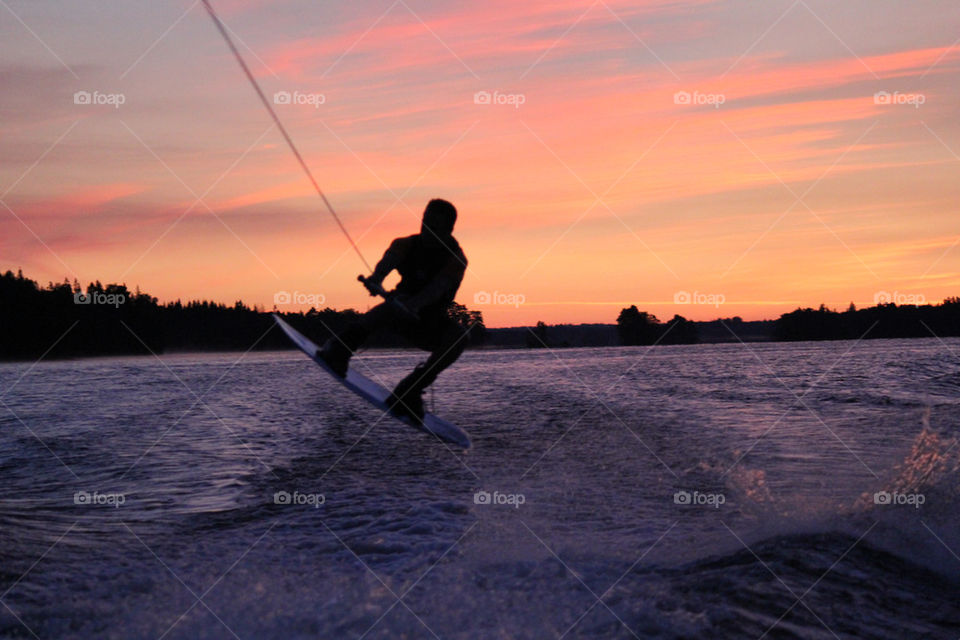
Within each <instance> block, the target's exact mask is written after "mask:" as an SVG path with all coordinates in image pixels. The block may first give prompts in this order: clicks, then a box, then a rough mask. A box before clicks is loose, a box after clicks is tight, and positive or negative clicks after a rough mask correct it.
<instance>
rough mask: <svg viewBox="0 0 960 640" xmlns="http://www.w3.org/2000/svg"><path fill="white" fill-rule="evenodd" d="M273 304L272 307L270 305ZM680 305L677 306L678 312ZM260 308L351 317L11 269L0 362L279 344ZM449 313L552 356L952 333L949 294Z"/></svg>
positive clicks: (305, 323)
mask: <svg viewBox="0 0 960 640" xmlns="http://www.w3.org/2000/svg"><path fill="white" fill-rule="evenodd" d="M281 306H282V305H281ZM684 308H685V307H684ZM272 313H280V315H282V316H283V318H284V319H285V320H287V322H289V323H290V324H291V325H293V326H294V327H295V328H297V329H298V330H299V331H300V332H302V333H303V334H304V335H306V336H307V337H309V338H310V339H311V340H313V341H314V342H315V343H317V344H323V343H324V342H325V341H326V340H327V339H329V338H330V337H331V336H333V335H339V334H341V332H342V331H344V330H345V329H346V328H347V327H348V326H350V325H351V324H352V323H354V322H356V321H357V319H358V318H359V317H360V316H361V313H360V312H358V311H356V310H353V309H345V310H337V309H330V308H325V309H319V310H318V309H313V308H311V309H310V310H309V311H307V312H279V311H277V310H276V308H275V309H274V311H272V312H271V311H267V310H266V309H263V308H260V307H256V306H254V307H250V306H248V305H246V304H244V303H243V302H242V301H239V300H238V301H236V302H235V303H234V304H233V305H230V306H228V305H225V304H223V303H219V302H213V301H208V300H191V301H187V302H185V303H184V302H182V301H180V300H177V301H175V302H167V303H164V304H160V303H159V302H158V300H157V299H156V298H154V297H153V296H151V295H149V294H148V293H145V292H142V291H140V290H139V289H136V290H135V291H130V290H129V289H128V288H127V286H126V285H124V284H107V285H102V284H101V283H100V282H95V283H91V284H89V285H88V286H87V287H86V288H85V289H84V288H82V287H81V285H80V283H79V282H77V281H74V282H72V283H70V282H66V281H65V282H63V283H60V284H54V283H49V284H48V285H47V286H46V287H41V286H40V285H39V284H38V283H37V282H35V281H33V280H31V279H29V278H26V277H24V276H23V274H22V273H17V274H16V275H14V274H13V273H12V272H10V271H7V272H6V273H3V274H0V361H3V362H18V361H36V360H39V359H64V358H82V357H98V356H108V357H109V356H120V355H149V354H175V353H221V352H222V353H236V352H244V351H268V350H287V349H291V348H292V346H291V345H290V343H289V341H288V340H287V338H286V336H285V335H284V334H283V332H281V331H279V330H277V328H276V324H275V323H274V320H273V317H272ZM448 314H449V316H450V318H451V319H452V320H453V321H454V322H456V323H457V324H459V325H460V327H461V328H462V329H463V330H464V332H465V334H466V338H465V340H466V345H467V347H468V348H472V349H477V348H483V349H561V348H590V347H617V346H645V345H646V346H649V345H673V344H724V343H737V342H748V343H765V342H800V341H824V340H847V339H858V340H862V339H877V338H920V337H940V338H943V337H948V336H960V298H957V297H954V298H947V299H946V300H944V301H943V302H942V303H940V304H934V305H931V304H923V305H916V304H910V305H902V306H898V305H897V304H894V303H888V304H878V305H876V306H874V307H869V308H866V309H857V308H856V307H855V306H854V305H853V304H851V305H850V306H849V307H848V308H847V309H846V310H845V311H836V310H832V309H828V308H826V306H825V305H820V307H819V308H818V309H812V308H806V309H797V310H795V311H792V312H790V313H784V314H782V315H781V316H780V317H779V318H777V319H776V320H756V321H744V320H743V319H741V318H739V317H733V318H719V319H717V320H712V321H692V320H687V319H686V318H684V317H683V316H681V315H679V314H677V315H674V316H673V318H671V319H669V320H664V321H661V320H660V319H658V318H657V317H656V316H655V315H653V314H651V313H649V312H647V311H643V310H641V309H638V308H637V306H636V305H631V306H629V307H627V308H625V309H622V310H621V311H620V314H619V315H618V316H617V318H616V322H615V323H606V324H604V323H598V324H552V325H548V324H546V323H544V322H538V323H537V324H536V325H535V326H528V327H504V328H497V329H492V328H487V327H486V326H485V325H484V321H483V313H482V311H480V310H476V309H468V308H467V307H466V306H465V305H462V304H457V303H452V304H451V305H450V308H449V309H448ZM406 345H407V343H406V342H405V341H404V340H402V339H401V338H400V337H399V336H397V335H393V334H391V333H389V332H386V333H382V334H377V335H375V336H372V339H371V340H370V342H369V343H368V344H367V346H368V347H369V348H378V347H386V348H402V347H404V346H406Z"/></svg>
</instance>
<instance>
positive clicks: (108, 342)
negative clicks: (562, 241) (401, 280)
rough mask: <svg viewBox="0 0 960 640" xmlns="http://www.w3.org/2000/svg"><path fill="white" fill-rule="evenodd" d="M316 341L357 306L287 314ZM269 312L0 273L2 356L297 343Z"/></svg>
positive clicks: (384, 341) (469, 321)
mask: <svg viewBox="0 0 960 640" xmlns="http://www.w3.org/2000/svg"><path fill="white" fill-rule="evenodd" d="M450 314H451V316H452V317H453V318H454V319H455V320H457V321H458V322H459V323H461V325H462V326H464V328H469V340H470V342H471V343H472V344H479V343H482V342H483V340H484V337H485V332H486V327H485V326H484V324H483V315H482V314H481V312H479V311H471V310H469V309H467V308H466V307H465V306H463V305H454V306H453V307H451V309H450ZM281 315H282V316H283V317H284V318H285V319H286V320H287V321H288V322H289V323H290V324H292V325H293V326H295V327H297V329H299V330H300V331H301V332H302V333H304V334H305V335H307V336H309V337H311V338H312V339H313V340H314V341H315V342H317V343H322V342H323V341H325V340H326V339H327V338H329V337H330V335H331V334H332V333H335V332H340V331H342V330H343V329H344V328H345V327H346V326H347V324H348V323H349V322H351V321H353V320H354V319H356V318H357V316H358V315H359V312H357V311H355V310H353V309H346V310H342V311H338V310H335V309H321V310H317V309H310V310H309V311H306V312H294V313H282V314H281ZM404 344H405V343H404V342H403V340H402V339H401V338H399V337H398V336H393V335H390V334H384V335H380V336H378V337H377V340H376V342H375V345H376V346H403V345H404ZM290 348H293V347H292V345H291V344H290V341H289V340H288V339H287V338H286V336H284V335H283V333H282V332H281V331H279V330H276V329H275V323H274V321H273V318H271V316H270V313H269V312H267V311H265V310H264V309H262V308H260V307H256V306H254V307H250V306H247V305H246V304H244V303H243V302H242V301H239V300H238V301H237V302H235V303H234V304H233V305H232V306H228V305H225V304H222V303H217V302H211V301H208V300H192V301H189V302H186V303H184V302H182V301H180V300H177V301H176V302H168V303H166V304H160V303H159V302H158V301H157V298H155V297H153V296H151V295H149V294H147V293H144V292H142V291H140V289H139V287H138V288H137V289H136V290H134V291H130V290H129V289H128V288H127V286H126V285H124V284H108V285H106V286H104V285H102V284H101V283H100V282H99V281H97V282H94V283H91V284H89V285H88V286H87V288H86V289H83V288H81V286H80V283H79V282H77V281H76V280H74V281H73V283H70V282H68V281H66V280H65V281H64V282H62V283H60V284H54V283H49V284H48V285H47V286H46V287H41V286H39V285H38V284H37V282H35V281H34V280H31V279H29V278H26V277H24V275H23V273H22V272H19V271H18V272H17V274H16V275H14V273H13V272H12V271H7V272H6V273H4V274H2V275H0V360H25V359H26V360H29V359H36V358H39V357H41V356H44V357H49V358H63V357H80V356H94V355H99V356H103V355H132V354H141V355H145V354H150V353H154V354H160V353H169V352H171V351H235V350H240V351H246V350H266V349H290Z"/></svg>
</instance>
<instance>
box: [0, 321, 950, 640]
mask: <svg viewBox="0 0 960 640" xmlns="http://www.w3.org/2000/svg"><path fill="white" fill-rule="evenodd" d="M421 358H422V356H421V355H420V354H418V353H415V352H406V351H396V352H367V353H364V354H362V355H361V361H358V362H356V363H355V366H359V367H360V370H361V371H362V372H364V373H366V374H368V375H371V376H374V377H375V378H380V379H382V381H383V383H384V384H386V385H390V384H392V383H394V382H396V381H397V380H399V379H400V378H401V377H402V376H403V375H404V373H406V371H408V370H409V369H410V368H412V367H413V366H414V364H415V363H416V362H417V361H418V360H419V359H421ZM0 394H3V395H2V396H0V399H2V402H3V404H5V405H7V407H9V408H6V407H4V406H2V405H0V479H2V483H0V541H2V543H0V594H2V603H3V604H4V605H5V606H0V637H12V638H15V637H32V635H31V632H32V633H35V634H36V635H37V636H39V637H42V638H46V637H77V638H80V637H98V638H131V637H153V638H158V637H163V638H223V637H233V635H236V636H238V637H240V638H244V639H246V638H263V637H266V638H316V637H329V638H341V637H344V638H351V637H352V638H357V637H366V638H393V637H398V636H404V635H406V636H407V637H433V636H434V635H436V636H439V637H443V638H447V637H452V638H467V637H502V638H544V637H559V636H564V637H570V638H574V637H600V638H624V637H626V638H629V637H634V636H638V637H656V638H691V637H703V638H712V637H724V636H726V637H753V638H758V637H761V636H764V635H765V637H771V638H787V637H801V638H833V637H841V638H847V637H850V638H853V637H858V638H867V637H875V638H893V637H932V638H941V637H942V638H956V637H958V635H960V607H958V605H957V604H956V598H955V594H956V591H957V586H958V582H960V580H958V576H960V558H958V557H957V555H960V529H958V526H957V525H958V515H957V514H958V506H960V497H958V493H957V492H958V488H960V447H958V446H957V435H958V429H960V411H958V409H960V340H947V341H944V342H941V341H937V340H933V339H931V340H908V341H899V340H882V341H881V340H877V341H863V342H859V343H854V342H835V343H793V344H750V345H747V346H744V345H740V344H736V345H696V346H677V347H656V348H652V349H648V348H617V349H588V350H581V349H571V350H562V351H552V352H551V351H546V350H536V351H473V352H467V353H466V354H465V355H464V356H463V358H462V359H461V360H460V361H459V362H458V363H457V364H456V365H454V366H453V367H452V368H451V369H450V370H449V371H447V372H445V373H444V374H443V375H442V376H441V378H440V379H439V381H438V383H437V385H436V391H435V394H434V396H433V398H432V400H433V402H434V405H435V410H436V412H437V413H439V414H440V415H442V416H443V417H445V418H447V419H449V420H451V421H453V422H455V423H457V424H458V425H460V426H462V427H463V428H464V429H466V430H467V431H468V432H469V433H470V434H471V436H472V439H473V448H472V449H471V450H470V451H469V452H467V453H464V452H462V451H459V450H456V449H454V448H452V447H448V446H447V445H444V444H443V443H440V442H437V441H433V440H431V439H430V438H429V437H428V436H425V435H423V434H421V433H419V432H417V431H415V430H413V429H410V428H409V427H407V426H405V425H403V424H401V423H399V422H397V421H395V420H392V419H391V418H389V417H383V416H381V415H380V414H379V413H378V412H377V411H376V410H374V409H372V408H371V407H370V406H369V405H367V404H366V403H365V402H363V401H362V400H360V399H358V398H356V397H355V396H353V395H352V394H350V393H349V392H347V391H346V390H344V389H343V388H342V387H341V386H340V385H339V384H336V383H335V382H334V381H332V380H331V379H329V378H328V377H327V375H326V374H324V373H323V372H322V371H321V370H320V369H319V368H318V367H316V365H315V364H313V363H312V362H311V361H309V360H308V359H307V358H305V357H304V356H303V355H302V354H300V353H299V352H292V351H291V352H277V353H257V354H248V355H246V356H241V355H240V354H205V355H176V356H166V357H163V358H162V359H160V360H158V359H155V358H140V357H135V358H113V359H91V360H81V361H61V362H41V363H40V364H38V365H36V366H31V365H30V364H28V363H22V364H5V365H2V366H0ZM427 399H428V402H430V400H431V397H430V394H429V393H428V395H427Z"/></svg>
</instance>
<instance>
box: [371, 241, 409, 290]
mask: <svg viewBox="0 0 960 640" xmlns="http://www.w3.org/2000/svg"><path fill="white" fill-rule="evenodd" d="M404 240H405V238H397V239H396V240H394V241H393V242H391V243H390V246H389V247H387V250H386V251H384V252H383V257H382V258H380V262H378V263H377V266H376V268H375V269H374V270H373V275H371V276H370V277H368V278H367V281H368V282H372V283H374V284H377V285H380V286H383V280H384V278H386V277H387V276H388V275H390V272H391V271H393V270H394V269H396V268H397V267H398V266H399V265H400V263H401V262H402V261H403V259H404V257H405V256H406V255H407V251H409V243H408V242H404ZM370 295H376V294H374V293H373V292H371V293H370Z"/></svg>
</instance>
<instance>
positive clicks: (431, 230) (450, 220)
mask: <svg viewBox="0 0 960 640" xmlns="http://www.w3.org/2000/svg"><path fill="white" fill-rule="evenodd" d="M456 222H457V208H456V207H454V206H453V205H452V204H450V203H449V202H447V201H446V200H441V199H440V198H434V199H433V200H431V201H430V202H428V203H427V208H426V209H424V210H423V222H421V223H420V235H422V236H423V237H425V238H429V239H431V240H432V239H435V238H438V239H441V240H442V239H444V238H446V237H447V236H449V235H450V234H452V233H453V225H454V224H456Z"/></svg>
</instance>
